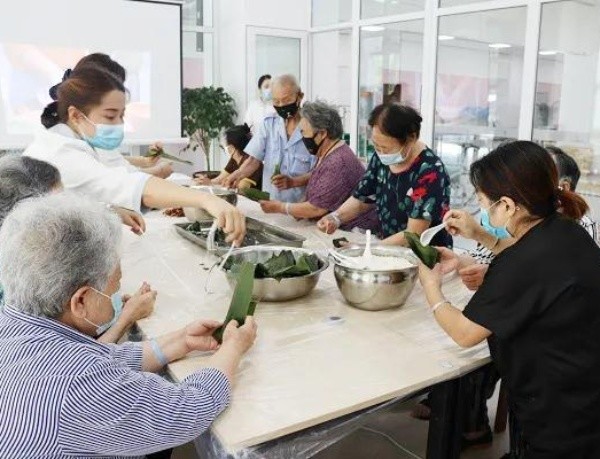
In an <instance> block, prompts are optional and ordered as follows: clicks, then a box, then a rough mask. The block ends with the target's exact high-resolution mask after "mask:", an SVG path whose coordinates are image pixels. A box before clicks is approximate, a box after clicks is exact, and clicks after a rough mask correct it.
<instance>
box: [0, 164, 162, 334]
mask: <svg viewBox="0 0 600 459" xmlns="http://www.w3.org/2000/svg"><path fill="white" fill-rule="evenodd" d="M62 190H63V186H62V181H61V177H60V172H59V171H58V169H57V168H56V167H54V166H53V165H51V164H49V163H47V162H44V161H39V160H37V159H33V158H30V157H28V156H20V155H5V156H2V157H1V158H0V226H2V222H3V221H4V219H5V218H6V216H7V215H8V214H9V213H10V211H11V210H12V209H13V207H14V206H15V205H16V204H17V203H19V202H21V201H23V200H24V199H28V198H32V197H36V196H43V195H45V194H48V193H57V192H60V191H62ZM111 209H112V210H114V211H115V212H116V213H117V215H119V217H120V218H121V220H122V221H123V222H125V221H126V220H127V218H129V217H130V216H131V215H130V212H127V211H125V209H118V208H111ZM142 221H143V220H142ZM134 232H135V231H134ZM0 250H1V248H0ZM2 296H3V295H2V286H1V285H0V309H1V308H2ZM117 300H118V299H117ZM121 300H122V301H123V303H124V304H123V307H122V312H121V314H119V316H118V317H116V318H115V321H114V324H112V325H111V326H110V327H108V328H107V330H106V331H105V332H104V333H103V334H102V336H100V337H99V338H98V339H99V341H102V342H104V343H116V342H117V341H118V340H119V339H121V337H122V336H123V335H124V334H125V333H126V332H127V331H128V330H129V329H130V328H131V326H132V325H133V324H134V323H135V322H136V321H138V320H140V319H143V318H145V317H148V316H149V315H150V314H151V313H152V311H153V309H154V303H155V301H156V291H154V290H152V288H151V287H150V285H149V284H147V283H143V284H142V286H141V287H140V288H139V290H138V291H137V292H135V293H134V294H133V295H123V298H121Z"/></svg>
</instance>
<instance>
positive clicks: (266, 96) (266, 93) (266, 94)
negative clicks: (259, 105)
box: [261, 88, 273, 102]
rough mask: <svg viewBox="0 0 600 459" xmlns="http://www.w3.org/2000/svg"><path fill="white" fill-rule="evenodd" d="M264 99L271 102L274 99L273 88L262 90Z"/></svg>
mask: <svg viewBox="0 0 600 459" xmlns="http://www.w3.org/2000/svg"><path fill="white" fill-rule="evenodd" d="M261 96H262V100H263V101H264V102H270V101H272V100H273V94H272V93H271V88H267V89H263V90H262V91H261Z"/></svg>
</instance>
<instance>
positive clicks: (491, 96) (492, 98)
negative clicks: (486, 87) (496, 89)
mask: <svg viewBox="0 0 600 459" xmlns="http://www.w3.org/2000/svg"><path fill="white" fill-rule="evenodd" d="M497 100H498V95H497V94H489V95H488V102H496V101H497Z"/></svg>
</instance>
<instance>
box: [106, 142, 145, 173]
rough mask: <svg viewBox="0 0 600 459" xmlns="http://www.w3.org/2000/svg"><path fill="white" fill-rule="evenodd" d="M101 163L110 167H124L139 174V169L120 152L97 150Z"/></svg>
mask: <svg viewBox="0 0 600 459" xmlns="http://www.w3.org/2000/svg"><path fill="white" fill-rule="evenodd" d="M96 153H98V157H99V159H100V162H101V163H102V164H104V165H105V166H108V167H124V168H125V169H127V170H128V171H129V172H137V171H138V170H139V169H138V168H137V167H135V166H134V165H133V164H131V163H130V162H129V161H127V160H126V159H125V157H124V156H123V154H122V153H121V152H120V151H119V150H118V149H116V150H102V149H100V148H96Z"/></svg>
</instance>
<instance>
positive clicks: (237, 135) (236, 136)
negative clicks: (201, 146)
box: [225, 124, 252, 153]
mask: <svg viewBox="0 0 600 459" xmlns="http://www.w3.org/2000/svg"><path fill="white" fill-rule="evenodd" d="M251 138H252V132H251V131H250V127H248V125H247V124H240V125H239V126H232V127H230V128H229V129H227V130H226V131H225V142H226V143H227V145H232V146H233V147H234V148H235V149H236V150H237V151H239V152H241V153H243V152H244V149H245V148H246V145H248V142H250V139H251Z"/></svg>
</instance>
